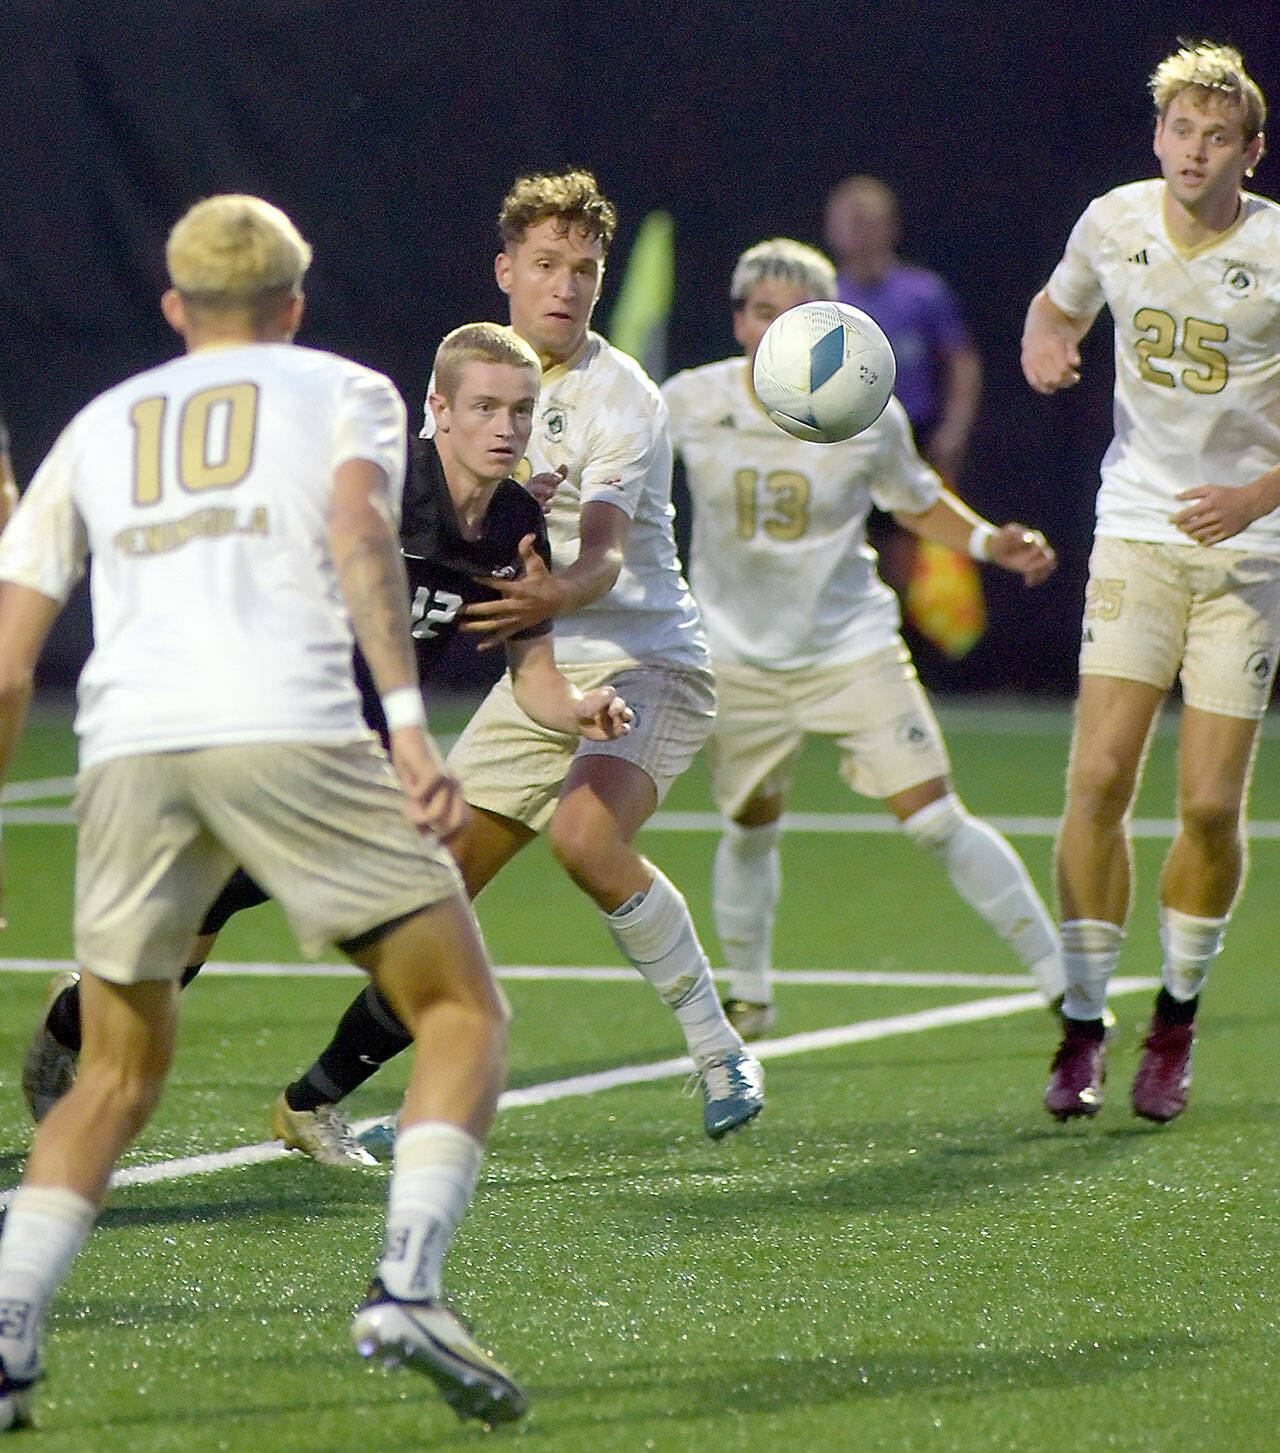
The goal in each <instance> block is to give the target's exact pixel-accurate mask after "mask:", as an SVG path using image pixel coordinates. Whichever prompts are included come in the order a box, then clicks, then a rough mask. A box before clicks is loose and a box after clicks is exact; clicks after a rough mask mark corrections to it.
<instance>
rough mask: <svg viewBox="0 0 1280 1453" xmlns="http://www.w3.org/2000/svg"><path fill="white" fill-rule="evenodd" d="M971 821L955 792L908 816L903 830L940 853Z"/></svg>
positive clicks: (924, 847)
mask: <svg viewBox="0 0 1280 1453" xmlns="http://www.w3.org/2000/svg"><path fill="white" fill-rule="evenodd" d="M968 820H969V814H968V813H967V812H966V811H965V808H964V804H963V803H962V802H961V801H960V799H959V798H958V797H957V796H956V795H955V793H954V792H948V793H947V794H946V796H945V797H939V798H938V799H937V801H936V802H931V803H929V805H928V806H927V807H922V808H920V810H919V811H918V812H913V813H912V814H911V816H910V817H908V818H905V819H904V820H903V823H902V831H903V832H904V833H905V834H906V835H907V837H908V838H909V839H910V841H911V842H913V843H914V844H915V845H916V847H918V848H920V849H922V850H923V851H924V852H927V853H933V854H934V855H935V856H936V855H940V854H943V853H945V852H946V850H947V845H948V843H950V841H951V839H952V838H953V837H955V835H956V833H958V832H959V831H960V829H961V828H962V827H963V826H964V824H965V823H966V822H967V821H968Z"/></svg>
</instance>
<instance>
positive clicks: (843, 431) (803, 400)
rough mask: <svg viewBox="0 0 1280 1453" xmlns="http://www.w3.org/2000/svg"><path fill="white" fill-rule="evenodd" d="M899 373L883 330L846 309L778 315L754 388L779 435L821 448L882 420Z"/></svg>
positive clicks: (832, 306)
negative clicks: (783, 431)
mask: <svg viewBox="0 0 1280 1453" xmlns="http://www.w3.org/2000/svg"><path fill="white" fill-rule="evenodd" d="M896 373H897V364H896V363H895V361H894V357H893V349H892V348H890V346H889V340H888V339H887V338H886V337H885V336H884V333H883V332H882V331H881V329H880V325H879V324H878V323H876V322H875V321H874V320H873V319H871V318H868V317H867V315H866V314H865V313H862V312H859V310H858V309H857V308H851V307H849V305H848V304H847V303H834V302H827V301H817V302H812V303H801V304H799V306H798V307H794V308H788V309H787V311H786V312H785V313H779V314H778V316H777V317H776V318H775V319H774V320H773V322H772V323H770V324H769V326H768V327H767V328H766V329H765V331H764V337H763V338H761V340H760V346H759V347H758V348H757V349H756V357H755V363H754V364H753V365H752V369H751V381H752V383H753V384H754V386H755V391H756V397H757V398H758V399H759V400H760V403H761V406H762V407H763V409H764V411H765V413H766V414H768V415H769V417H770V418H771V419H772V420H773V422H774V423H775V424H777V426H778V427H779V428H780V429H785V430H786V431H787V433H788V434H793V435H794V436H795V437H796V438H797V439H807V440H809V441H810V442H811V443H815V444H834V443H835V442H836V441H837V440H838V439H851V438H852V437H853V436H854V435H855V434H860V433H861V432H862V431H863V429H866V428H868V427H869V426H870V425H872V424H874V423H875V421H876V420H877V419H878V418H879V417H880V415H881V414H882V413H883V412H884V407H885V405H886V404H887V403H888V402H889V395H890V394H891V393H892V392H893V380H894V376H895V374H896Z"/></svg>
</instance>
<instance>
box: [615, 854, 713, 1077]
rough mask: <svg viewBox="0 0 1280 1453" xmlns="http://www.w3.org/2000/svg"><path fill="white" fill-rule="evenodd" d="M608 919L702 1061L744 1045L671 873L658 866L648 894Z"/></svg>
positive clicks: (630, 958)
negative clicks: (726, 1012) (723, 1004)
mask: <svg viewBox="0 0 1280 1453" xmlns="http://www.w3.org/2000/svg"><path fill="white" fill-rule="evenodd" d="M604 921H605V923H606V924H607V925H608V927H609V932H610V933H611V934H612V935H613V941H614V943H616V944H617V945H618V948H619V949H620V950H621V951H622V953H623V954H624V956H625V957H626V958H627V960H628V961H629V962H630V963H631V964H632V965H634V967H635V968H637V969H638V970H639V971H640V972H641V973H642V974H643V975H644V977H645V978H646V979H648V981H649V982H650V983H651V984H652V985H653V987H654V988H655V989H656V990H657V991H658V994H659V995H660V996H661V998H662V1002H663V1003H664V1004H668V1005H669V1006H670V1007H671V1008H672V1009H673V1010H674V1011H675V1016H676V1018H677V1019H678V1020H679V1021H680V1028H681V1029H682V1030H684V1037H685V1041H686V1042H687V1044H688V1046H689V1053H690V1054H691V1055H692V1056H693V1058H694V1060H695V1061H696V1062H698V1063H701V1062H703V1061H704V1060H708V1059H716V1058H718V1057H719V1056H720V1055H722V1054H725V1053H727V1052H729V1051H731V1050H735V1049H741V1048H742V1039H741V1037H740V1036H739V1034H738V1032H737V1031H736V1030H735V1029H734V1027H733V1025H732V1024H730V1023H729V1021H728V1020H727V1019H726V1018H725V1017H724V1010H723V1009H721V1007H720V1001H719V999H717V998H716V985H715V980H714V979H713V978H712V977H711V965H710V964H709V963H708V962H707V956H706V954H705V953H703V951H702V945H701V944H700V943H699V942H698V935H697V933H696V932H695V931H694V927H693V919H692V918H690V916H689V905H688V904H687V903H686V902H685V901H684V896H683V894H681V892H680V891H679V889H678V888H676V886H675V885H674V884H673V883H672V882H671V880H670V879H669V878H668V877H667V876H666V874H665V873H663V872H661V871H660V870H659V869H657V868H655V869H654V870H653V882H652V883H651V884H650V885H649V888H648V891H647V892H646V893H645V895H644V897H643V898H641V899H640V901H639V902H638V903H637V902H636V901H635V899H634V898H633V899H630V900H628V901H627V902H626V903H624V904H623V905H622V907H621V908H616V909H614V911H613V912H612V913H606V914H605V915H604Z"/></svg>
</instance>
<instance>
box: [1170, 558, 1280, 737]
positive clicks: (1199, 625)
mask: <svg viewBox="0 0 1280 1453" xmlns="http://www.w3.org/2000/svg"><path fill="white" fill-rule="evenodd" d="M1189 549H1190V551H1191V552H1192V553H1191V554H1190V556H1189V559H1188V563H1187V570H1188V574H1189V577H1190V580H1191V585H1192V595H1191V607H1190V611H1189V615H1188V620H1187V640H1186V649H1185V653H1184V659H1183V663H1182V672H1181V681H1182V698H1183V700H1184V701H1185V702H1186V703H1187V705H1188V706H1191V707H1194V708H1196V709H1197V710H1199V711H1203V712H1206V713H1210V714H1213V715H1217V716H1226V717H1242V718H1245V719H1248V720H1253V721H1259V720H1261V718H1262V716H1263V714H1264V713H1265V711H1266V709H1267V705H1268V703H1269V701H1270V699H1271V687H1272V683H1273V682H1274V680H1275V673H1276V661H1277V657H1280V560H1276V559H1272V558H1270V557H1268V556H1259V555H1245V554H1243V553H1241V552H1238V551H1228V550H1220V549H1210V548H1207V547H1205V546H1191V547H1189Z"/></svg>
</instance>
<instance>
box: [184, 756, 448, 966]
mask: <svg viewBox="0 0 1280 1453" xmlns="http://www.w3.org/2000/svg"><path fill="white" fill-rule="evenodd" d="M189 755H190V756H191V757H192V759H193V765H192V768H191V773H192V778H193V784H192V786H193V796H194V797H195V799H196V801H197V802H198V805H199V808H200V811H201V814H202V816H203V817H204V819H205V821H206V822H207V823H208V824H209V827H210V829H211V831H212V832H213V833H214V834H215V835H216V836H217V837H218V838H219V840H220V841H221V842H222V843H223V844H224V846H225V847H226V848H227V850H228V851H229V852H230V853H231V854H232V855H233V856H234V858H235V860H236V861H237V862H239V863H240V864H242V865H243V867H244V868H245V870H246V871H247V872H248V873H249V874H250V876H251V877H252V878H253V879H254V880H255V881H256V882H257V883H259V884H260V885H261V886H262V887H263V888H264V889H266V891H267V892H268V893H270V895H271V896H272V897H273V898H275V899H277V900H278V902H279V903H280V905H281V907H282V908H283V909H284V911H285V914H286V916H287V917H288V919H289V922H290V925H291V927H292V928H293V931H294V933H295V935H296V936H297V939H298V942H299V943H300V944H301V946H302V948H303V950H304V951H305V952H307V953H308V954H316V953H319V952H320V950H321V949H323V948H324V947H326V946H327V945H328V944H331V943H343V942H348V941H351V940H357V939H360V938H361V937H362V936H363V935H365V934H368V933H369V932H370V931H372V930H374V929H377V928H379V927H380V926H381V925H383V924H386V923H388V922H390V921H392V920H394V919H399V918H401V917H403V916H405V915H406V914H409V913H412V912H414V911H416V910H417V909H420V908H423V907H426V906H427V905H429V904H432V903H436V902H439V901H440V900H441V899H444V898H447V897H449V896H450V895H454V894H460V893H461V888H462V885H461V879H460V878H459V876H458V870H457V868H456V866H455V865H454V862H453V859H452V858H451V857H450V856H449V854H448V853H447V852H446V851H445V849H444V848H443V847H442V846H441V845H440V844H439V843H438V842H437V841H436V840H435V838H434V837H432V836H430V835H427V836H425V837H424V836H423V835H422V834H420V833H419V832H418V831H417V830H416V829H415V828H414V827H412V826H411V825H410V823H409V821H408V819H407V818H406V817H405V814H404V797H403V793H402V792H401V789H400V784H399V782H398V781H397V780H396V776H395V773H394V772H393V771H392V768H391V764H390V762H389V761H388V760H387V757H386V754H385V753H384V752H383V751H382V749H381V748H380V747H379V746H378V745H377V743H376V742H374V741H373V740H372V738H363V739H360V740H357V741H352V742H345V743H335V744H321V743H298V742H264V743H255V744H250V745H242V746H234V747H217V748H205V749H204V750H202V751H200V752H196V753H191V754H189Z"/></svg>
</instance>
